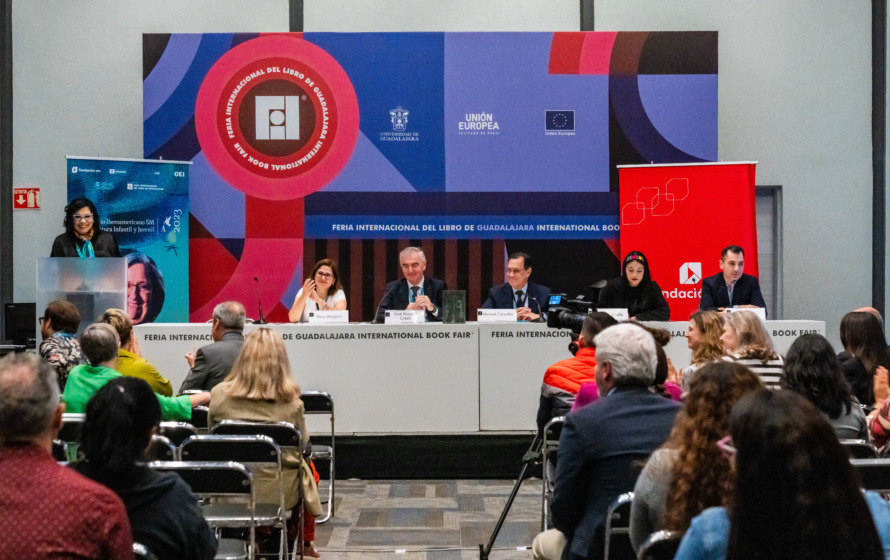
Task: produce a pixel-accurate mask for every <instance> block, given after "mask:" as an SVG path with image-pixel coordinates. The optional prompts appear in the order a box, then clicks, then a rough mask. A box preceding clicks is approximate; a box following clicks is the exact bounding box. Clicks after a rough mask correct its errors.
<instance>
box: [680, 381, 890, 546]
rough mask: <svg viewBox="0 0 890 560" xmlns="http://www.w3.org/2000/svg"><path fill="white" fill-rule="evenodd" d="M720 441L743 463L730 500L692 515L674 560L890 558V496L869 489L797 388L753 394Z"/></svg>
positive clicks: (737, 410)
mask: <svg viewBox="0 0 890 560" xmlns="http://www.w3.org/2000/svg"><path fill="white" fill-rule="evenodd" d="M729 433H730V435H731V437H732V439H731V440H730V439H729V438H726V440H727V441H723V440H721V443H720V449H721V450H722V451H724V452H725V453H726V455H727V459H725V460H726V463H727V464H730V463H732V464H734V467H735V469H734V470H735V473H736V474H735V488H734V489H733V491H732V493H731V497H730V499H729V503H728V507H713V508H709V509H707V510H705V511H704V512H702V513H701V514H700V515H698V516H697V517H695V518H694V519H693V520H692V523H691V524H690V526H689V530H687V531H686V534H685V535H684V536H683V541H682V542H681V543H680V548H679V549H678V550H677V555H676V556H675V560H723V559H724V558H726V559H728V560H751V559H755V558H756V559H758V560H811V559H813V558H830V559H831V560H879V559H883V558H890V504H888V503H887V501H885V500H884V499H883V498H882V497H881V496H880V495H879V494H877V493H875V492H865V493H863V492H862V490H861V489H860V486H859V477H858V476H857V474H856V471H855V470H854V468H853V466H852V465H851V464H850V456H849V454H848V453H847V452H846V451H845V450H844V448H843V446H841V444H840V442H838V439H837V436H835V435H834V431H833V430H832V429H831V425H829V424H828V422H827V421H826V420H825V417H824V416H822V414H820V413H819V411H818V410H816V407H814V406H813V405H812V404H810V402H809V401H807V400H806V399H804V398H803V397H801V396H800V395H798V394H796V393H794V392H793V391H768V390H761V391H757V392H755V393H752V394H749V395H746V396H745V397H743V398H742V399H741V400H739V402H738V404H737V405H736V406H735V407H734V408H733V411H732V416H731V417H730V420H729Z"/></svg>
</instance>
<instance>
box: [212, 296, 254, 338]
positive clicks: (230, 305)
mask: <svg viewBox="0 0 890 560" xmlns="http://www.w3.org/2000/svg"><path fill="white" fill-rule="evenodd" d="M246 314H247V313H246V312H245V310H244V306H243V305H241V303H240V302H237V301H224V302H222V303H220V304H217V306H216V307H214V308H213V319H214V320H215V321H217V322H219V326H220V327H221V328H222V329H223V330H226V331H235V332H241V331H243V330H244V317H245V315H246Z"/></svg>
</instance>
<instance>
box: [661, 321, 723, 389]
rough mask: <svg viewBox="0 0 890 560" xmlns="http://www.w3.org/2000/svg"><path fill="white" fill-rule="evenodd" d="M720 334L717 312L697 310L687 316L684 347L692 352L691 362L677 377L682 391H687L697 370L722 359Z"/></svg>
mask: <svg viewBox="0 0 890 560" xmlns="http://www.w3.org/2000/svg"><path fill="white" fill-rule="evenodd" d="M722 334H723V315H721V314H720V313H718V312H717V311H704V310H699V311H696V312H695V313H693V314H692V315H690V316H689V326H688V327H687V328H686V345H687V346H688V347H689V349H690V350H692V361H691V363H690V364H689V365H688V366H686V367H685V368H683V369H682V370H681V371H680V373H679V375H677V377H678V378H679V385H680V387H681V388H682V389H683V390H684V391H686V390H688V389H689V382H690V381H691V380H692V375H693V374H694V373H695V372H696V371H697V370H698V368H700V367H702V366H703V365H705V364H707V363H710V362H716V361H717V360H719V359H721V358H722V357H723V342H721V341H720V335H722ZM671 373H673V372H671Z"/></svg>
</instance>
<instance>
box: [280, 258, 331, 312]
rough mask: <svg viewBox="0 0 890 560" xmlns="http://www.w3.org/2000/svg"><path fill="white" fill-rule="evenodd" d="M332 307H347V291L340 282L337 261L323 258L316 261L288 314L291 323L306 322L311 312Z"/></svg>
mask: <svg viewBox="0 0 890 560" xmlns="http://www.w3.org/2000/svg"><path fill="white" fill-rule="evenodd" d="M330 309H338V310H340V311H343V310H345V309H346V292H344V291H343V285H342V284H341V283H340V271H339V270H338V269H337V263H335V262H334V261H332V260H331V259H321V260H320V261H318V262H317V263H315V266H314V267H313V268H312V274H311V275H310V276H309V278H307V279H306V281H305V282H303V287H302V288H300V291H299V292H297V296H296V297H295V298H294V304H293V306H292V307H291V308H290V311H289V312H288V314H287V316H288V319H289V320H290V322H291V323H305V322H307V321H308V320H309V314H310V313H312V312H314V311H318V310H330Z"/></svg>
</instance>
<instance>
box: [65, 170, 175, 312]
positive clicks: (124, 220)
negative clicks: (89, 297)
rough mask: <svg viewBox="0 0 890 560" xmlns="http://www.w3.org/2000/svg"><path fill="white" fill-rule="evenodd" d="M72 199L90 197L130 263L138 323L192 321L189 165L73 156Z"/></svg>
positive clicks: (130, 292)
mask: <svg viewBox="0 0 890 560" xmlns="http://www.w3.org/2000/svg"><path fill="white" fill-rule="evenodd" d="M67 165H68V200H72V199H73V198H75V197H78V196H85V197H87V198H89V199H90V200H92V201H93V203H94V204H95V205H96V209H97V210H98V212H99V215H100V219H101V222H100V224H99V225H100V227H101V228H102V229H104V230H106V231H109V232H111V233H112V234H114V236H115V237H116V238H117V242H118V245H119V246H120V249H121V253H122V254H123V255H124V256H125V257H126V258H127V313H128V314H129V315H130V318H132V319H133V323H134V324H137V325H138V324H142V323H185V322H188V301H189V284H188V275H189V266H188V263H189V243H188V239H189V227H188V216H189V167H190V165H191V164H190V162H183V161H166V160H165V161H158V160H137V159H112V158H85V157H74V156H69V157H68V158H67Z"/></svg>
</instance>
